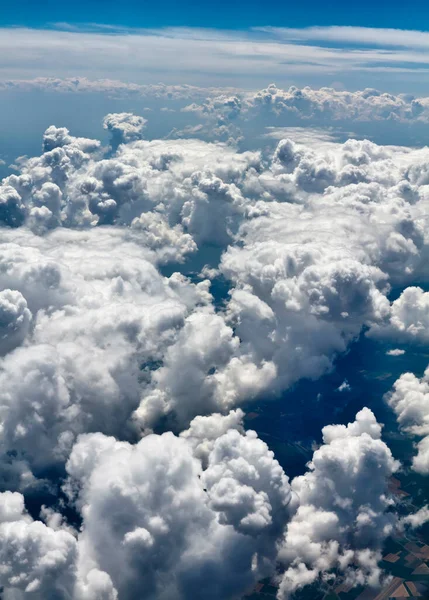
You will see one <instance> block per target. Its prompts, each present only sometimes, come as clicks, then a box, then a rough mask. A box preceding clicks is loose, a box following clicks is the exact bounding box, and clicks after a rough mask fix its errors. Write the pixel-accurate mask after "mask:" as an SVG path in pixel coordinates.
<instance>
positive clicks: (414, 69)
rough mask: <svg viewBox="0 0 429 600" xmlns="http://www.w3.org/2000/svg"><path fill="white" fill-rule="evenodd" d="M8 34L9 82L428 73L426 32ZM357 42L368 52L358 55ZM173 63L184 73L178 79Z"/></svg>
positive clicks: (1, 72) (5, 65)
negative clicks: (121, 78) (41, 78)
mask: <svg viewBox="0 0 429 600" xmlns="http://www.w3.org/2000/svg"><path fill="white" fill-rule="evenodd" d="M2 33H3V35H2V40H1V42H0V50H1V51H2V55H3V56H4V60H3V62H2V67H1V69H0V76H1V78H2V79H26V78H31V77H34V76H35V74H36V76H38V77H53V78H58V77H70V78H72V77H76V76H86V77H89V78H112V77H113V78H116V79H117V78H118V77H123V78H125V79H126V80H128V81H134V82H135V83H143V81H144V80H145V83H146V82H148V81H149V82H151V83H156V82H158V81H159V80H160V79H163V80H164V81H166V80H167V82H168V83H175V84H177V83H178V81H179V80H181V81H183V78H186V82H187V83H198V84H200V85H201V83H202V84H203V85H204V84H205V85H207V84H208V81H209V79H211V80H212V81H213V79H214V78H216V79H217V81H220V82H222V83H223V84H225V83H226V82H230V81H231V80H232V78H233V77H234V78H235V77H236V76H237V75H239V76H240V80H241V81H242V82H243V84H244V87H249V82H253V85H254V82H255V80H258V81H259V82H265V83H266V79H267V77H269V78H270V79H273V78H274V77H282V78H284V77H285V76H286V77H292V78H294V79H295V83H297V82H298V81H302V80H303V76H305V77H306V79H307V81H308V78H314V79H317V78H320V77H322V78H323V79H324V80H325V82H331V81H332V79H333V78H334V79H335V78H338V77H342V78H344V79H347V80H349V81H353V80H352V79H351V78H350V74H351V73H356V74H357V75H358V76H359V75H360V76H362V75H365V77H366V78H367V80H368V79H370V80H371V79H372V81H374V82H375V81H377V74H378V73H380V74H384V76H385V77H386V79H387V80H389V77H390V75H391V74H392V73H398V72H400V73H401V74H402V76H403V77H406V76H407V75H409V77H410V80H412V79H413V77H415V75H416V73H420V75H421V76H424V75H425V74H426V73H427V45H428V42H427V34H425V33H422V32H411V31H409V32H406V31H395V30H393V31H392V30H372V29H364V28H350V29H349V28H310V29H304V30H287V29H284V30H278V29H275V28H274V29H273V28H265V29H264V31H263V32H260V31H258V30H257V29H254V30H251V31H244V32H236V31H214V32H213V31H212V30H204V29H190V28H171V29H168V28H167V29H160V30H144V29H143V30H142V29H140V30H133V29H125V30H119V31H115V30H114V31H111V30H109V29H106V28H92V30H88V29H86V30H85V28H83V29H79V28H75V29H74V30H69V31H66V30H64V29H63V30H61V29H49V30H36V29H25V28H3V31H2ZM348 36H350V37H348ZM350 39H352V40H353V41H354V42H355V43H357V44H360V48H356V47H350V45H349V43H350ZM395 40H397V44H395V46H396V47H394V46H393V44H394V41H395ZM297 41H298V42H301V43H296V42H297ZM317 41H320V44H319V45H316V44H315V42H317ZM305 42H307V43H305ZM339 42H342V46H340V47H338V43H339ZM368 42H370V45H369V47H368ZM398 46H399V47H398ZM173 56H174V59H175V65H178V68H177V69H175V70H174V71H172V69H171V64H172V62H171V61H172V57H173ZM9 57H13V59H11V58H9ZM202 73H204V74H205V75H204V76H203V75H202ZM208 75H210V77H209V78H208ZM378 80H379V76H378Z"/></svg>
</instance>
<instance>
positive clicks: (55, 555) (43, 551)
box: [0, 491, 77, 600]
mask: <svg viewBox="0 0 429 600" xmlns="http://www.w3.org/2000/svg"><path fill="white" fill-rule="evenodd" d="M0 548H1V550H0V565H1V575H0V585H1V586H2V590H3V592H4V593H5V594H6V597H9V595H8V594H9V593H10V592H14V593H13V596H10V597H13V598H14V599H17V600H19V599H21V598H25V597H28V594H31V596H32V597H33V598H35V599H39V598H40V599H42V598H46V597H49V598H58V599H63V598H64V599H65V598H72V597H73V593H74V586H75V561H76V556H77V544H76V540H75V538H74V537H73V536H72V535H71V534H70V533H68V532H66V531H61V530H60V531H54V530H52V529H51V528H49V527H47V526H46V525H44V524H43V523H42V522H40V521H33V519H32V518H31V517H30V516H29V515H28V513H27V512H26V510H25V507H24V498H23V496H22V495H21V494H18V493H16V492H15V493H12V492H8V491H7V492H3V493H1V494H0Z"/></svg>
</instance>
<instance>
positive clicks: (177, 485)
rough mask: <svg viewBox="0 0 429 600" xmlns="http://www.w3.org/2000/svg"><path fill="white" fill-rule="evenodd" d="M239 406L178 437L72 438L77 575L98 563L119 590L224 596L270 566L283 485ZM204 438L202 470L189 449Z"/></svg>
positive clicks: (124, 593)
mask: <svg viewBox="0 0 429 600" xmlns="http://www.w3.org/2000/svg"><path fill="white" fill-rule="evenodd" d="M241 416H242V415H241V414H240V413H235V414H234V413H231V414H230V415H229V416H226V417H221V416H220V415H214V416H212V417H208V418H205V419H203V418H201V417H200V418H198V419H197V420H196V421H195V422H194V423H192V424H191V429H190V431H189V434H187V433H185V434H183V435H182V436H181V438H177V437H175V436H174V435H173V434H172V433H165V434H163V435H162V436H157V435H149V436H147V437H145V438H143V439H142V440H141V441H140V442H139V443H138V444H136V445H134V446H132V445H130V444H127V443H121V442H117V441H116V440H115V439H114V438H107V437H105V436H102V435H101V434H91V435H86V436H82V437H81V438H80V439H79V440H78V442H77V444H76V445H75V446H74V448H73V451H72V453H71V456H70V459H69V461H68V464H67V470H68V473H69V475H70V479H69V482H68V484H67V490H68V492H69V493H70V494H75V495H76V499H77V505H78V507H80V508H81V510H82V514H83V528H82V533H81V534H80V535H79V552H80V563H79V577H80V579H82V580H83V581H85V578H86V574H87V573H89V574H90V573H91V572H92V571H93V569H96V570H97V571H96V572H99V571H100V570H101V571H102V572H104V573H107V574H108V576H109V578H110V580H111V581H112V582H113V585H114V586H115V588H116V590H117V591H118V593H119V597H120V598H124V599H126V598H134V597H135V595H136V593H138V594H139V595H140V596H141V597H142V598H143V597H144V598H154V597H156V598H163V599H170V598H171V599H173V598H175V599H178V598H190V597H193V596H195V594H196V593H198V594H203V595H204V596H205V597H207V598H213V599H214V598H225V599H226V598H233V597H236V595H237V594H239V593H240V592H242V593H243V592H244V591H245V590H246V588H247V587H248V586H251V585H252V582H254V581H255V580H257V578H258V577H259V576H262V575H263V574H264V573H265V574H266V573H270V572H272V570H273V568H274V561H275V554H276V550H275V540H276V538H277V537H278V536H279V534H280V532H281V526H282V518H283V519H284V518H285V515H286V512H285V511H286V508H287V505H288V503H289V500H290V488H289V484H288V480H287V477H286V476H285V475H284V473H283V470H282V469H281V467H280V465H279V464H278V462H277V461H276V460H275V459H274V458H273V454H272V453H271V452H270V451H269V450H268V448H267V446H266V444H265V443H263V442H262V441H261V440H259V439H258V438H257V436H256V434H254V433H253V432H247V434H244V432H243V430H242V425H241V424H239V423H238V421H237V417H238V419H240V417H241ZM230 425H232V426H233V427H235V426H236V425H239V429H240V430H241V431H239V430H237V429H235V428H233V429H229V426H230ZM215 432H216V433H215ZM214 435H216V439H214ZM197 439H198V440H199V441H198V443H197V445H195V444H194V442H195V441H196V440H197ZM189 442H191V443H189ZM202 448H204V449H205V452H207V454H206V458H207V462H206V468H205V470H203V469H202V465H201V463H200V461H199V460H198V459H197V458H196V457H194V456H193V454H192V450H193V449H195V450H196V456H199V455H201V449H202ZM221 490H223V493H221V494H220V492H221ZM219 494H220V495H219ZM274 521H276V527H274ZM137 590H138V592H137ZM196 590H198V592H197V591H196ZM89 597H91V596H89ZM93 598H94V600H95V598H97V600H98V596H94V597H93Z"/></svg>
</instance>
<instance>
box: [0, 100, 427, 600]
mask: <svg viewBox="0 0 429 600" xmlns="http://www.w3.org/2000/svg"><path fill="white" fill-rule="evenodd" d="M271 91H273V92H274V95H276V94H277V92H275V91H274V90H273V89H271ZM289 94H290V95H291V96H294V98H295V100H296V99H297V97H298V95H297V94H296V93H295V92H294V91H292V92H289ZM280 95H281V96H282V98H283V96H284V95H283V94H280ZM307 95H308V96H310V95H311V94H310V92H308V94H307ZM261 96H263V94H262V95H261ZM343 99H344V98H343ZM223 107H224V108H225V110H226V111H227V112H228V111H229V112H228V114H230V115H231V114H232V113H234V112H236V110H237V103H236V102H235V101H229V100H227V101H225V102H224V103H223ZM222 110H223V109H222ZM311 110H312V108H311ZM106 123H107V124H108V128H109V127H110V129H111V130H112V131H113V134H114V136H116V140H113V144H112V146H117V145H118V144H119V145H118V148H117V149H116V150H115V149H114V148H113V147H110V148H102V147H101V144H100V143H99V142H97V141H94V140H91V139H87V138H83V137H79V138H76V137H74V136H73V135H71V134H70V132H69V131H68V130H67V129H65V128H59V127H54V126H52V127H49V129H48V130H47V131H46V133H45V136H44V144H43V152H42V153H41V155H40V156H38V157H33V158H29V159H27V158H23V159H21V160H19V161H18V163H17V172H16V174H14V175H11V176H9V177H7V178H6V179H5V180H4V181H3V184H2V186H1V187H0V198H2V199H3V202H2V204H1V206H0V208H1V210H0V219H1V222H2V239H1V244H0V317H1V318H0V334H1V335H0V341H1V343H0V352H1V354H2V356H1V359H0V415H1V426H2V435H1V438H0V473H1V475H2V482H3V483H2V486H3V488H2V489H4V490H7V491H6V492H4V493H5V494H6V495H4V494H3V495H2V498H1V499H0V500H1V501H0V537H1V535H2V527H3V525H4V531H5V535H6V534H7V535H6V539H7V540H10V541H9V542H8V543H9V546H10V547H11V548H15V547H16V545H17V544H18V543H22V545H23V547H24V548H27V546H26V544H27V540H28V539H29V538H31V539H33V538H32V537H31V536H35V537H34V539H36V541H37V543H36V544H35V547H34V548H33V550H34V551H33V552H32V554H31V556H28V557H26V558H25V561H26V563H25V564H23V563H21V562H20V558H19V556H15V554H16V553H14V555H13V556H12V557H9V556H6V554H7V550H5V558H4V563H1V560H2V556H1V552H0V567H1V568H0V585H1V575H2V574H3V573H4V574H5V579H4V581H5V584H4V585H5V586H6V587H7V588H13V587H15V588H17V590H18V591H17V592H16V593H17V594H18V596H17V597H18V598H20V596H19V594H21V593H22V594H25V593H26V592H25V590H26V588H27V586H29V585H30V588H28V590H27V591H31V590H34V594H36V595H35V597H36V598H37V594H39V596H40V597H41V598H42V597H52V598H54V597H55V596H54V591H52V590H55V593H57V590H56V587H55V586H57V587H58V586H59V585H61V586H62V588H61V589H62V590H63V591H61V592H58V597H59V598H60V597H64V598H72V599H73V600H100V599H102V600H116V599H118V598H120V599H121V600H123V599H124V600H127V598H130V599H131V598H134V597H135V595H136V593H137V592H136V590H138V594H140V595H141V594H144V597H147V598H151V599H152V598H155V597H156V598H159V599H160V600H170V599H171V600H172V599H174V600H177V599H178V598H189V597H192V596H195V590H198V593H203V592H204V594H205V595H206V597H207V598H213V599H216V600H217V599H219V598H225V599H226V598H234V597H236V596H237V595H239V594H242V593H244V592H245V591H247V589H248V587H249V586H251V585H252V584H253V583H254V582H255V581H256V580H257V579H258V578H259V577H262V576H265V575H270V574H272V573H274V570H275V565H276V562H277V559H278V558H280V560H281V562H282V564H283V566H284V570H285V574H284V576H283V577H282V583H281V588H280V589H281V591H280V594H281V596H282V597H287V596H288V595H289V594H290V593H293V591H294V590H296V589H298V588H300V587H301V586H302V585H304V584H306V583H311V582H312V581H315V580H317V579H318V578H319V577H329V576H330V575H329V574H330V572H331V570H332V569H335V568H339V569H340V570H342V571H343V572H344V573H345V575H346V578H347V581H349V582H350V583H353V584H357V583H361V584H365V585H366V584H370V585H376V584H377V583H378V582H379V581H380V579H381V577H382V573H381V570H380V567H379V565H378V561H379V557H380V550H381V545H382V543H383V540H384V539H385V537H386V536H387V535H389V533H390V532H391V531H392V527H393V526H394V525H395V521H396V518H395V515H394V514H390V513H388V512H387V511H388V509H389V507H391V506H392V504H391V501H390V499H389V497H388V493H387V479H388V477H389V476H390V475H391V474H392V473H393V472H394V471H395V469H396V468H397V467H398V464H397V462H396V461H395V460H394V459H393V458H392V455H391V453H390V451H389V449H388V448H387V446H386V444H385V443H384V442H383V441H382V439H381V425H380V424H379V423H377V421H376V419H375V417H374V415H373V414H372V412H371V411H370V410H369V409H363V410H362V411H360V412H359V413H358V414H357V416H356V420H355V421H354V422H353V423H350V424H348V425H347V426H345V425H329V426H327V427H325V428H324V429H323V439H324V443H323V445H322V446H321V447H320V448H319V449H317V450H316V451H315V453H314V456H313V460H312V461H311V462H310V464H309V467H308V471H307V472H306V473H305V474H304V475H302V476H300V477H297V478H295V479H294V480H293V481H292V483H291V484H289V481H288V478H287V476H286V474H285V473H284V472H283V469H282V468H281V466H280V465H279V463H278V462H277V460H276V459H275V457H274V455H273V453H272V452H271V451H270V450H269V448H268V447H267V445H266V444H265V443H264V442H262V441H261V440H260V439H259V438H258V437H257V435H256V434H255V433H254V432H251V431H245V429H244V426H243V422H242V420H243V412H242V411H241V410H240V408H238V406H239V405H240V404H244V403H247V402H248V401H250V400H252V399H254V398H255V397H258V396H261V395H264V397H265V398H268V397H269V396H270V395H272V394H275V393H280V392H283V391H284V390H285V389H287V388H288V387H290V386H292V385H293V384H294V383H295V382H297V381H299V380H300V379H302V378H317V377H319V376H321V375H322V374H324V373H326V371H328V370H329V369H332V368H333V365H334V361H335V358H336V356H337V355H338V354H339V353H342V352H345V351H346V350H347V348H348V346H349V344H350V343H351V342H352V341H353V340H355V339H356V338H357V337H358V336H359V335H360V334H361V332H362V330H363V328H369V329H370V331H372V332H375V331H382V330H383V331H384V330H389V335H390V334H391V330H392V328H393V329H394V333H395V335H396V334H397V332H398V331H400V332H402V331H405V332H406V336H405V337H406V339H405V338H404V340H403V341H407V342H408V341H410V339H411V340H413V339H419V340H423V339H424V335H425V334H424V333H422V332H424V330H425V327H426V321H425V311H426V302H427V301H426V294H425V292H423V291H422V289H420V288H416V287H413V283H414V282H415V281H420V282H422V283H424V282H427V281H428V279H429V270H428V264H429V263H428V236H427V232H426V221H427V212H428V200H429V196H428V191H427V187H428V182H429V178H428V176H427V168H426V164H427V161H428V150H427V149H425V148H424V149H420V150H413V149H410V148H401V147H393V146H379V145H377V144H374V143H372V142H370V141H368V140H361V141H358V140H349V141H347V142H346V143H344V144H334V143H332V144H329V145H317V144H316V145H315V146H313V147H312V148H309V147H308V146H305V145H303V144H299V143H297V142H296V141H295V142H294V141H292V140H288V139H284V140H281V141H280V142H279V143H278V144H277V146H276V148H275V150H274V152H272V153H271V154H270V153H269V152H267V153H265V152H260V151H248V152H239V151H238V150H237V149H236V148H235V147H234V146H233V145H231V144H223V143H208V142H205V141H201V140H195V139H186V140H178V139H174V140H173V139H166V140H151V141H149V140H144V139H140V137H141V135H142V133H143V128H144V126H145V125H146V123H145V119H140V118H138V117H135V116H133V115H130V114H128V113H127V114H125V115H124V114H122V113H121V114H111V115H109V117H108V121H106ZM129 138H131V139H129ZM135 138H139V139H135ZM119 142H120V143H119ZM164 269H165V270H164ZM167 269H170V272H171V270H173V271H174V270H175V269H178V271H177V272H174V273H173V274H172V275H170V276H165V275H163V274H162V273H166V272H167ZM184 272H186V273H188V274H189V277H187V276H185V275H184V274H183V273H184ZM198 274H199V275H198ZM205 275H207V276H209V277H210V279H211V284H212V285H213V288H214V290H213V293H214V294H215V293H216V292H217V290H216V286H217V285H218V284H219V283H222V285H224V286H225V287H227V289H226V291H225V292H224V293H223V294H219V293H218V297H216V299H215V298H214V297H213V296H212V295H211V293H210V281H208V280H206V279H204V277H205ZM199 277H201V278H199ZM393 285H394V286H395V287H400V288H405V291H404V292H403V293H402V294H401V296H400V297H399V299H398V300H396V301H395V302H393V303H392V302H390V301H389V298H388V295H389V292H390V290H391V286H393ZM219 296H221V297H219ZM410 336H411V337H410ZM396 354H397V353H396ZM340 381H341V380H340ZM428 386H429V384H428V376H427V375H425V377H424V378H423V379H422V380H418V379H417V378H416V377H415V376H413V375H410V374H406V375H403V376H402V377H401V378H400V380H398V382H397V383H396V385H395V390H394V393H393V394H392V395H391V397H390V398H389V403H390V405H391V406H392V408H393V409H394V410H395V412H396V413H397V414H398V418H399V422H400V425H401V426H402V427H403V428H404V429H405V430H406V431H409V432H410V433H412V434H415V435H419V436H421V437H423V439H422V441H421V442H420V443H419V454H418V456H417V457H416V460H415V463H414V467H415V468H416V470H419V471H421V472H426V471H427V470H428V466H427V465H428V464H429V463H428V461H427V456H428V454H429V450H428V448H429V445H428V442H427V440H428V439H429V436H428V433H429V425H428V423H429V417H428V414H427V413H428V411H427V410H426V404H427V395H428V393H429V392H428V389H429V387H428ZM427 388H428V389H427ZM346 389H348V383H347V381H344V382H343V384H342V385H341V386H340V388H339V390H340V391H342V390H346ZM168 429H170V430H172V431H166V432H165V433H163V434H162V435H161V434H160V435H158V434H157V433H154V432H157V431H165V430H168ZM65 473H67V481H66V482H65V485H64V488H63V491H64V492H65V493H66V498H67V499H68V503H67V502H66V500H64V502H65V504H62V503H60V502H58V505H55V506H54V505H53V506H47V507H45V508H43V509H42V512H41V518H43V520H44V521H45V524H43V523H42V522H40V521H38V522H35V521H33V520H32V519H31V518H30V517H29V516H28V515H27V514H26V513H25V510H24V504H23V499H22V496H20V494H12V491H13V490H19V491H21V492H22V493H24V494H26V493H28V492H29V491H34V489H37V486H42V485H44V484H46V485H47V486H49V488H50V490H51V492H52V493H53V494H55V493H58V484H59V478H60V477H62V476H64V475H65ZM11 494H12V495H11ZM2 502H3V504H2ZM70 508H73V510H75V511H77V514H79V515H80V516H81V518H82V528H81V530H79V533H76V532H75V531H74V530H73V528H72V527H71V525H70V524H69V523H67V522H66V520H65V515H66V514H68V509H70ZM63 509H67V510H63ZM62 512H63V513H64V515H63V514H62ZM2 515H3V516H2ZM422 515H423V516H422ZM422 515H419V516H416V517H415V519H414V521H419V522H420V517H422V518H423V517H424V516H425V515H424V514H423V513H422ZM2 519H3V520H4V523H3V522H2ZM10 523H13V525H11V524H10ZM16 523H17V524H16ZM410 523H411V524H413V523H412V522H411V521H410ZM75 536H77V541H76V539H75ZM16 539H18V540H23V541H18V542H17V541H16ZM9 546H7V548H8V547H9ZM5 547H6V546H5ZM58 548H59V550H58ZM57 550H58V552H57ZM51 551H52V553H53V559H52V561H48V562H49V565H48V567H49V568H48V567H46V564H45V561H44V560H43V559H44V557H45V555H48V556H50V557H51V554H50V553H51ZM28 552H29V553H30V550H29V551H28ZM3 564H6V566H7V569H3V568H2V567H3ZM42 567H43V568H42ZM45 567H46V568H45ZM51 567H52V569H51ZM54 571H55V573H56V574H57V575H56V576H55V577H52V572H54ZM16 573H17V574H18V575H17V577H18V579H17V580H16V581H15V579H14V577H15V574H16ZM9 574H10V578H9ZM36 580H37V581H36ZM37 586H39V588H37ZM64 590H65V591H64ZM201 590H202V591H203V592H202V591H201ZM8 593H9V592H8ZM12 593H13V594H14V593H15V592H11V594H12ZM61 594H63V596H61ZM11 597H13V596H11Z"/></svg>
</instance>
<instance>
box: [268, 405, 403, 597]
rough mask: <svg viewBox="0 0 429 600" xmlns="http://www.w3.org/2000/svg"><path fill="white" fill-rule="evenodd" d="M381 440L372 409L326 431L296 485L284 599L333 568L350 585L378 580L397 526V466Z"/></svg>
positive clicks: (284, 550)
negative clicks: (390, 484) (392, 495)
mask: <svg viewBox="0 0 429 600" xmlns="http://www.w3.org/2000/svg"><path fill="white" fill-rule="evenodd" d="M380 437H381V427H380V425H379V424H378V423H377V421H376V419H375V417H374V415H373V413H372V412H371V411H370V410H369V409H368V408H364V409H363V410H362V411H360V412H359V413H358V414H357V415H356V421H355V422H353V423H349V424H348V426H347V427H345V426H344V425H330V426H327V427H325V428H324V429H323V440H324V444H323V445H322V446H321V447H320V448H319V449H318V450H316V451H315V453H314V455H313V459H312V461H311V462H310V464H309V471H308V472H307V473H306V474H305V475H303V476H301V477H296V478H295V479H294V480H293V482H292V493H293V494H295V495H296V504H297V511H296V513H295V515H294V516H293V518H292V520H291V522H290V523H289V525H288V526H287V529H286V534H285V538H284V541H283V544H282V545H281V547H280V552H279V558H280V560H281V561H282V562H283V563H284V564H285V566H286V571H285V573H284V575H283V577H282V580H281V583H280V587H279V595H278V597H279V598H289V597H290V595H291V594H293V593H294V592H295V591H296V590H297V589H299V588H300V587H303V586H304V585H307V584H309V583H312V582H314V581H316V580H317V579H318V578H319V577H320V576H321V575H323V574H324V573H326V572H327V571H329V570H330V569H332V568H334V567H336V568H338V569H340V570H342V571H345V573H346V577H347V580H348V581H350V582H351V583H354V584H357V583H359V584H361V585H373V586H377V585H378V584H379V582H380V577H381V575H382V572H381V569H380V567H379V566H378V561H379V560H380V559H381V553H380V550H381V546H382V543H383V541H384V539H385V538H386V537H387V536H388V535H389V534H390V533H391V532H392V530H393V526H394V518H393V516H392V515H390V514H388V513H387V512H386V511H387V509H388V507H389V505H390V501H389V499H388V496H387V479H388V477H389V476H390V475H391V474H392V473H393V472H394V471H395V470H396V469H397V468H398V466H399V465H398V463H397V461H395V460H394V459H393V457H392V454H391V452H390V450H389V449H388V447H387V446H386V444H385V443H384V442H383V441H382V440H381V439H380Z"/></svg>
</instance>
